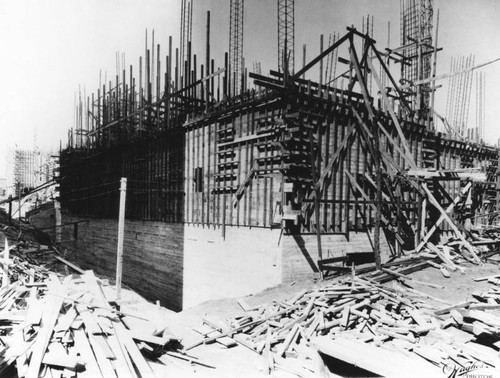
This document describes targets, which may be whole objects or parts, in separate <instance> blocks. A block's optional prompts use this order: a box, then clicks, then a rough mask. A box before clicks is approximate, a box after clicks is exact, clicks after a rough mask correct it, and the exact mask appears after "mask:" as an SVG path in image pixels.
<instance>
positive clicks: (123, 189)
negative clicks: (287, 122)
mask: <svg viewBox="0 0 500 378" xmlns="http://www.w3.org/2000/svg"><path fill="white" fill-rule="evenodd" d="M126 195H127V179H126V178H125V177H122V178H121V180H120V212H119V214H118V246H117V254H116V300H117V301H118V300H120V291H121V286H122V265H123V234H124V231H125V197H126Z"/></svg>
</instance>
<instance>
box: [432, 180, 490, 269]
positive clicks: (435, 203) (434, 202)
mask: <svg viewBox="0 0 500 378" xmlns="http://www.w3.org/2000/svg"><path fill="white" fill-rule="evenodd" d="M422 188H423V189H424V191H425V192H426V193H427V198H428V199H429V202H430V203H431V204H432V205H433V206H434V207H435V208H436V209H438V210H439V212H440V213H441V215H442V216H443V217H444V219H445V220H446V221H447V222H448V224H449V225H450V227H451V228H452V230H453V231H454V232H455V234H456V235H457V237H458V238H459V239H460V240H461V241H462V243H463V244H464V247H465V248H466V249H467V250H468V251H469V253H470V254H471V258H472V262H474V263H475V264H480V263H481V260H480V259H479V257H477V255H476V253H475V252H474V247H473V246H472V245H471V244H470V243H469V242H468V241H467V240H466V239H465V237H464V235H463V234H462V233H461V232H460V230H459V229H458V228H457V226H456V225H455V223H454V222H453V220H452V219H451V218H450V217H449V216H448V214H447V213H446V211H445V210H444V209H443V208H442V207H441V205H440V204H439V202H438V201H437V200H436V198H435V197H434V195H433V194H432V193H431V192H430V190H429V188H427V184H426V183H422ZM464 257H465V256H464Z"/></svg>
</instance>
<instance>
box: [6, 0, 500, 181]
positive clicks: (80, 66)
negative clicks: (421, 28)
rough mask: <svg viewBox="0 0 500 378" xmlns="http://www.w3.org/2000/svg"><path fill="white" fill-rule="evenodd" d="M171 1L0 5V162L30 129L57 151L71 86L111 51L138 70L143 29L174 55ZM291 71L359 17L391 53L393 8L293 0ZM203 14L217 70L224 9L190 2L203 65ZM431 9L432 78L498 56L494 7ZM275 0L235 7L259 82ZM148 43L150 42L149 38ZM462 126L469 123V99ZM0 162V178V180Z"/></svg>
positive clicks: (492, 136) (217, 1) (498, 76)
mask: <svg viewBox="0 0 500 378" xmlns="http://www.w3.org/2000/svg"><path fill="white" fill-rule="evenodd" d="M180 4H181V0H0V83H1V87H0V88H1V89H0V127H1V130H2V133H1V138H0V157H1V156H3V155H4V153H3V152H4V151H5V148H6V146H12V145H14V144H17V145H18V146H24V147H29V148H31V147H32V146H33V142H34V134H35V130H36V132H37V139H38V144H39V146H40V148H42V149H48V148H50V149H58V148H59V141H60V140H61V139H62V141H63V146H64V145H65V144H66V140H67V130H68V128H70V127H72V126H73V124H74V97H75V93H77V92H78V89H79V87H80V88H81V89H82V91H83V88H84V87H85V88H86V92H87V94H90V93H92V92H95V91H96V90H97V87H98V84H99V72H100V70H102V75H103V78H104V73H105V72H107V74H108V75H109V76H108V79H109V78H110V77H112V76H114V75H115V72H116V69H115V67H116V60H115V56H116V52H117V51H119V52H120V53H124V54H125V59H126V65H127V66H128V65H129V64H133V65H134V68H136V67H137V66H138V61H139V56H140V55H143V54H144V39H145V30H146V29H148V30H149V31H151V30H152V29H154V30H155V41H156V42H158V43H160V45H161V56H162V58H163V59H162V64H164V63H163V62H164V57H165V55H166V53H167V49H168V36H169V35H172V36H173V38H174V46H178V41H179V28H180V25H179V23H180ZM295 6H296V8H295V12H296V14H295V24H296V26H295V33H296V37H295V38H296V48H295V51H296V67H299V66H300V65H301V62H302V45H303V44H304V43H306V44H307V58H308V60H309V59H311V58H312V57H313V56H315V55H316V54H317V53H318V52H319V35H320V34H321V33H323V34H325V43H326V41H327V40H328V34H329V33H332V32H340V33H341V34H344V33H345V27H346V26H348V25H354V26H357V27H358V28H359V29H361V20H362V17H363V16H366V15H368V14H370V16H374V21H375V25H374V31H375V36H374V37H375V39H376V40H377V42H378V43H377V46H378V47H379V49H383V48H385V47H386V44H387V43H386V41H387V22H388V21H390V23H391V47H397V46H398V45H399V0H376V1H375V0H349V1H346V0H296V4H295ZM208 9H209V10H211V21H212V26H211V28H212V37H211V41H212V57H213V58H215V59H216V66H217V65H219V66H222V65H223V57H224V55H223V52H224V51H227V46H228V30H229V26H228V19H229V0H194V15H193V45H194V50H195V52H197V53H198V61H199V62H200V63H201V62H202V61H203V60H204V48H205V25H206V11H207V10H208ZM434 9H435V12H436V11H437V9H439V10H440V24H439V45H440V46H441V47H443V48H444V50H443V52H441V53H440V54H439V56H438V66H437V69H438V72H437V73H438V75H439V74H443V73H447V72H449V66H450V59H451V57H452V56H457V55H469V54H474V55H475V57H476V63H481V62H486V61H489V60H492V59H495V58H498V57H500V38H499V37H498V36H499V35H500V22H499V21H498V20H499V18H500V1H495V0H435V1H434ZM276 20H277V17H276V0H247V1H246V2H245V29H244V30H245V34H244V57H245V59H246V63H247V67H249V68H250V69H251V68H252V62H254V61H260V62H261V64H262V73H263V74H266V73H267V72H268V71H269V69H276V68H277V67H276V65H277V25H276V24H277V21H276ZM150 37H151V36H150ZM484 71H485V72H486V130H485V139H486V141H487V142H490V143H496V141H497V139H498V138H500V128H498V127H497V122H498V121H497V120H499V119H500V106H499V105H500V94H499V90H498V88H500V62H498V63H494V64H493V65H490V66H488V67H486V68H484ZM442 84H443V88H442V89H440V90H439V92H438V98H437V103H436V110H438V111H439V112H441V113H442V114H444V113H445V101H446V96H447V88H446V84H447V81H446V80H444V81H442ZM471 96H472V97H471V108H470V113H469V125H471V123H473V122H474V120H475V113H474V112H475V110H474V98H475V97H474V96H475V94H474V90H473V92H472V94H471ZM1 160H3V159H1ZM2 163H3V162H0V177H1V176H3V169H2V165H1V164H2Z"/></svg>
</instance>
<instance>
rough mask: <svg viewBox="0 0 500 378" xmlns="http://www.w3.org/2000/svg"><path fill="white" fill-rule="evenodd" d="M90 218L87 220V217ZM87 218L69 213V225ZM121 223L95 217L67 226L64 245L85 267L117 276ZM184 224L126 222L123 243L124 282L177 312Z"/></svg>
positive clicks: (67, 218) (181, 289)
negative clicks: (117, 253) (76, 229)
mask: <svg viewBox="0 0 500 378" xmlns="http://www.w3.org/2000/svg"><path fill="white" fill-rule="evenodd" d="M85 219H86V218H85ZM82 220H84V218H79V217H74V216H68V215H64V214H63V224H67V223H71V222H77V221H82ZM117 234H118V222H117V221H116V220H114V219H93V218H89V219H88V222H83V223H79V224H78V232H77V239H76V240H75V239H74V226H73V225H68V226H65V227H63V243H62V245H63V247H66V248H68V251H69V252H70V253H69V254H68V257H69V258H70V260H72V261H75V262H76V263H77V264H78V265H79V266H81V267H82V268H83V269H93V270H94V271H95V272H96V273H97V274H103V275H106V276H109V277H115V275H116V245H117ZM183 250H184V226H183V225H182V224H178V223H163V222H152V221H137V220H128V219H127V220H126V222H125V238H124V246H123V278H122V280H123V283H124V284H126V285H128V286H130V287H131V288H133V289H134V290H135V291H137V292H138V293H140V294H141V295H143V296H144V297H146V298H148V299H150V300H157V299H159V300H160V303H161V304H162V305H163V306H165V307H168V308H170V309H172V310H176V311H179V310H181V309H182V294H183V282H182V280H183V270H184V267H183V262H184V261H183V256H182V255H183Z"/></svg>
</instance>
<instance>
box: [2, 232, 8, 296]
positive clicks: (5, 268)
mask: <svg viewBox="0 0 500 378" xmlns="http://www.w3.org/2000/svg"><path fill="white" fill-rule="evenodd" d="M3 258H4V261H3V278H2V287H6V286H8V285H9V244H8V242H7V237H5V249H4V251H3Z"/></svg>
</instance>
